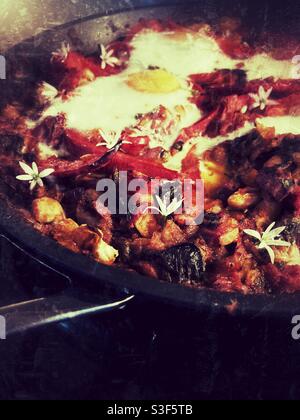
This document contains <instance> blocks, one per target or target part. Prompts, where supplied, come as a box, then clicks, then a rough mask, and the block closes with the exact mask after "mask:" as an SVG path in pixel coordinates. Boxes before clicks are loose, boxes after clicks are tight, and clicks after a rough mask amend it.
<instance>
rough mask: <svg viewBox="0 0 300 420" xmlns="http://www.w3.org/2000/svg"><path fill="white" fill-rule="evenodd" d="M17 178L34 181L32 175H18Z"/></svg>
mask: <svg viewBox="0 0 300 420" xmlns="http://www.w3.org/2000/svg"><path fill="white" fill-rule="evenodd" d="M16 179H17V180H19V181H32V175H18V176H17V177H16Z"/></svg>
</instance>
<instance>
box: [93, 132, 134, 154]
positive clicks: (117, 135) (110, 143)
mask: <svg viewBox="0 0 300 420" xmlns="http://www.w3.org/2000/svg"><path fill="white" fill-rule="evenodd" d="M99 133H100V135H101V137H102V139H103V141H102V142H100V143H98V144H97V146H105V147H107V149H109V150H110V149H113V148H114V147H116V146H117V145H118V144H119V143H122V144H131V143H130V142H128V141H122V140H121V135H122V131H104V130H99Z"/></svg>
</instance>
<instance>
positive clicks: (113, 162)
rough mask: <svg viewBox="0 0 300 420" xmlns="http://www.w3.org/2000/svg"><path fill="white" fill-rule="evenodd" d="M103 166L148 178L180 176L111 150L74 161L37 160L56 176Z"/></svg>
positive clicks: (147, 161)
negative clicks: (134, 172)
mask: <svg viewBox="0 0 300 420" xmlns="http://www.w3.org/2000/svg"><path fill="white" fill-rule="evenodd" d="M104 167H107V168H109V169H110V170H115V169H118V170H120V171H136V172H140V173H141V174H143V175H145V176H147V177H150V178H159V179H167V180H174V179H178V178H180V177H182V175H180V174H179V173H178V172H176V171H172V170H170V169H166V168H164V167H163V166H162V165H160V164H159V163H156V162H152V161H150V160H146V159H138V158H136V157H135V156H130V155H126V154H125V153H122V152H116V151H113V150H112V151H109V152H107V153H105V154H98V155H95V154H92V155H86V156H83V157H82V158H81V159H77V160H74V161H68V160H64V159H59V158H56V157H51V158H49V159H47V160H43V161H40V162H39V168H40V169H41V170H43V169H46V168H53V169H54V171H55V172H54V175H56V176H73V175H78V174H79V173H82V172H91V171H93V170H95V169H100V168H104Z"/></svg>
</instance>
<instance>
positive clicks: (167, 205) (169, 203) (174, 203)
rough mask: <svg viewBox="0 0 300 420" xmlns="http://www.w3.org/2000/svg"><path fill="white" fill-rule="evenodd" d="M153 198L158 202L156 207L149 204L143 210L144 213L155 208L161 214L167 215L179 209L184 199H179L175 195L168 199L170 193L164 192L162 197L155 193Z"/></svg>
mask: <svg viewBox="0 0 300 420" xmlns="http://www.w3.org/2000/svg"><path fill="white" fill-rule="evenodd" d="M155 199H156V201H157V203H158V207H156V206H149V207H147V208H146V209H145V210H144V213H146V212H147V211H148V210H156V211H158V212H159V213H160V214H161V215H162V216H164V217H169V216H171V215H172V214H174V213H175V212H176V211H177V210H179V209H180V207H181V206H182V203H183V201H184V200H179V199H178V198H177V197H175V198H174V199H173V200H170V193H169V194H166V195H165V196H164V197H163V198H160V196H159V195H155Z"/></svg>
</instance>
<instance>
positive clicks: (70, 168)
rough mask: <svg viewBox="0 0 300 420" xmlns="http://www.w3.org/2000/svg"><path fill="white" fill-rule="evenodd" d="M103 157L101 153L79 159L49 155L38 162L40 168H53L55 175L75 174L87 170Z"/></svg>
mask: <svg viewBox="0 0 300 420" xmlns="http://www.w3.org/2000/svg"><path fill="white" fill-rule="evenodd" d="M102 158H103V155H102V156H101V155H86V156H83V157H82V158H80V159H77V160H73V161H69V160H64V159H59V158H57V157H51V158H49V159H47V160H42V161H40V162H39V163H38V165H39V168H40V169H41V170H43V169H47V168H53V169H54V171H55V172H54V175H55V176H58V177H60V176H75V175H78V174H80V173H82V172H89V171H90V169H91V167H93V165H95V164H96V163H97V162H98V161H100V160H101V159H102Z"/></svg>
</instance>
